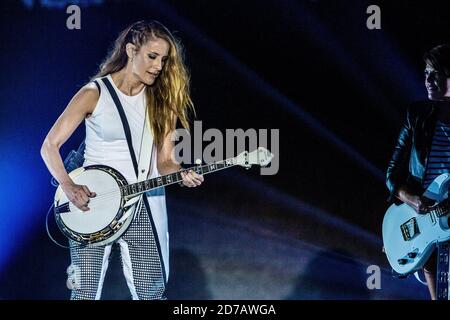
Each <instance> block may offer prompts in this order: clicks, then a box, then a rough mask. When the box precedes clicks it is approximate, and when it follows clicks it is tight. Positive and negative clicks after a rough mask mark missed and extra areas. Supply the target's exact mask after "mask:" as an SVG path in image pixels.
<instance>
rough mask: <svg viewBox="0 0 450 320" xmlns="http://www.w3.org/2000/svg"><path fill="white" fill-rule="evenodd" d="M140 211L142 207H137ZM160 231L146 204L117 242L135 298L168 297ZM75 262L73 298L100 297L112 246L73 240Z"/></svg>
mask: <svg viewBox="0 0 450 320" xmlns="http://www.w3.org/2000/svg"><path fill="white" fill-rule="evenodd" d="M137 210H138V209H137ZM155 239H158V237H157V233H156V232H153V228H152V223H151V221H150V218H149V215H148V214H147V210H146V208H145V206H144V204H143V203H142V206H141V208H140V210H139V211H137V212H136V214H135V217H134V218H133V221H132V222H131V224H130V226H129V228H128V230H127V231H126V232H125V233H124V234H123V235H122V236H121V238H120V239H119V240H118V241H117V244H118V245H119V246H120V253H121V254H120V256H121V263H122V268H123V273H124V275H125V279H126V281H127V284H128V288H129V289H130V292H131V295H132V297H133V300H156V299H165V296H164V291H165V279H164V272H163V263H162V262H161V258H160V257H161V256H160V254H159V252H158V250H159V249H158V245H157V243H156V240H155ZM69 242H70V257H71V261H72V262H71V265H70V266H69V268H68V269H67V274H68V278H67V286H68V287H69V289H72V294H71V299H72V300H86V299H87V300H93V299H96V300H99V299H100V297H101V292H102V287H103V282H104V279H105V274H106V271H107V269H108V262H109V257H110V254H111V247H112V245H111V244H110V245H107V246H100V247H91V246H87V247H86V246H81V245H79V244H78V243H76V242H74V241H72V240H70V241H69Z"/></svg>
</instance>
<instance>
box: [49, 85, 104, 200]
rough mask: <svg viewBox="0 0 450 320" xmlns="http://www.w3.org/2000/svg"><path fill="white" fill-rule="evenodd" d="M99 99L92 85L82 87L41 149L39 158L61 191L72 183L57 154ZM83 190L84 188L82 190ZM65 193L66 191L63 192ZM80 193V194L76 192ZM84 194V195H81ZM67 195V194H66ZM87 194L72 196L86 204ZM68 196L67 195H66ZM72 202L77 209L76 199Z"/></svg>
mask: <svg viewBox="0 0 450 320" xmlns="http://www.w3.org/2000/svg"><path fill="white" fill-rule="evenodd" d="M98 98H99V92H98V90H97V88H96V86H95V84H94V83H89V84H87V85H85V86H84V87H82V88H81V89H80V90H79V91H78V92H77V93H76V94H75V95H74V96H73V98H72V99H71V101H70V102H69V104H68V105H67V107H66V109H65V110H64V111H63V113H62V114H61V115H60V116H59V118H58V119H57V120H56V122H55V123H54V125H53V126H52V128H51V129H50V131H49V132H48V134H47V136H46V137H45V140H44V142H43V143H42V147H41V156H42V159H43V160H44V162H45V165H46V166H47V168H48V170H49V171H50V173H51V174H52V176H53V177H54V178H55V179H56V181H58V182H59V184H60V185H61V187H62V188H63V190H64V189H65V188H66V186H73V185H74V183H73V181H72V179H71V178H70V177H69V175H68V173H67V171H66V169H65V168H64V163H63V160H62V158H61V155H60V153H59V149H60V148H61V146H62V145H63V144H64V143H65V142H66V141H67V139H69V137H70V136H71V135H72V134H73V132H74V131H75V129H76V128H77V127H78V126H79V125H80V123H81V122H82V121H83V119H85V118H86V117H89V116H90V114H91V113H92V112H93V111H94V108H95V106H96V105H97V102H98ZM82 189H84V188H82ZM64 192H66V190H64ZM76 193H80V192H76ZM83 193H84V194H83ZM66 194H67V192H66ZM85 194H88V192H81V194H77V195H76V196H75V195H74V197H75V198H77V199H78V198H79V201H80V202H83V201H84V202H87V200H88V196H87V195H85ZM68 196H69V195H68ZM75 198H74V199H73V200H74V201H72V200H71V199H70V197H69V200H71V201H72V202H73V203H74V204H75V205H76V206H77V207H78V205H77V202H78V201H77V199H75Z"/></svg>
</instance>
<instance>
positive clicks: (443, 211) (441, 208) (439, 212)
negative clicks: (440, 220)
mask: <svg viewBox="0 0 450 320" xmlns="http://www.w3.org/2000/svg"><path fill="white" fill-rule="evenodd" d="M449 210H450V204H449V202H448V200H447V199H446V200H444V201H442V202H441V203H440V204H439V205H438V206H437V208H436V209H434V210H431V211H430V213H434V214H435V215H436V216H437V217H442V216H445V215H447V214H448V212H449Z"/></svg>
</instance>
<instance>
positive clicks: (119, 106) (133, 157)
mask: <svg viewBox="0 0 450 320" xmlns="http://www.w3.org/2000/svg"><path fill="white" fill-rule="evenodd" d="M102 81H103V83H104V84H105V85H106V88H108V91H109V93H110V94H111V97H112V98H113V100H114V103H115V104H116V107H117V111H119V115H120V119H121V120H122V125H123V129H124V131H125V136H126V137H127V142H128V149H130V154H131V160H132V161H133V167H134V172H135V173H136V177H137V176H138V163H137V161H136V154H135V153H134V148H133V143H132V140H131V131H130V125H129V124H128V120H127V116H126V115H125V111H123V107H122V103H120V100H119V97H118V96H117V93H116V90H114V88H113V87H112V85H111V82H109V79H108V78H106V77H104V78H102Z"/></svg>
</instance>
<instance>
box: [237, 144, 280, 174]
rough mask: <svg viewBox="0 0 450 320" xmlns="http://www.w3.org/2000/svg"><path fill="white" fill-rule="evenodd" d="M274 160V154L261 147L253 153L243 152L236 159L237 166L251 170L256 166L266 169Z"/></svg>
mask: <svg viewBox="0 0 450 320" xmlns="http://www.w3.org/2000/svg"><path fill="white" fill-rule="evenodd" d="M272 158H273V154H272V153H271V152H270V151H269V150H267V149H266V148H263V147H259V148H258V149H256V150H254V151H252V152H248V151H244V152H241V153H240V154H239V155H238V156H237V157H236V164H238V165H240V166H242V167H245V168H246V169H250V167H251V166H252V165H254V164H257V165H260V166H261V167H265V166H267V165H268V164H269V163H270V161H272Z"/></svg>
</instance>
